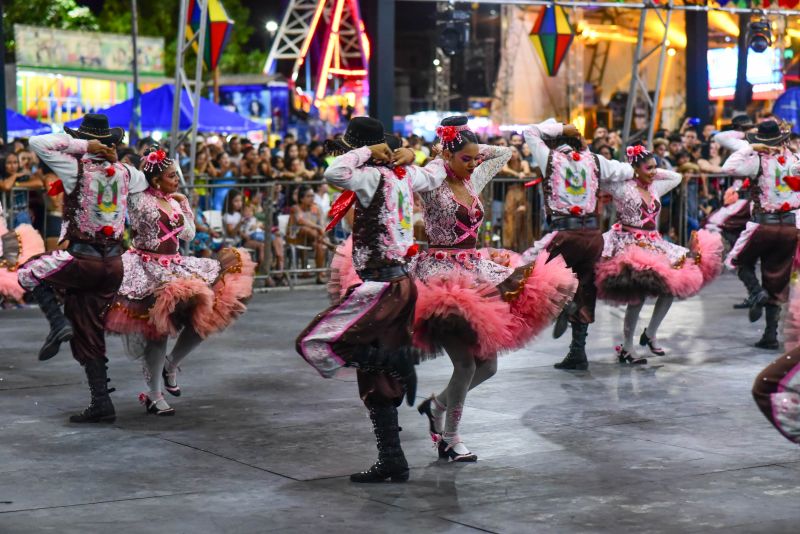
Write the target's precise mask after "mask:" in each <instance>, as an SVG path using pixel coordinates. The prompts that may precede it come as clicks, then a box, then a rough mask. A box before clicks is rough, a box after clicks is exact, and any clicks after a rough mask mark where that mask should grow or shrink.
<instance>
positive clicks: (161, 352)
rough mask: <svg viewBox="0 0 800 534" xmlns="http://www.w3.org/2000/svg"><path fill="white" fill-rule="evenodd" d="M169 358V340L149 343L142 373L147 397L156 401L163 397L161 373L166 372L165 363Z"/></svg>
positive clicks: (145, 351)
mask: <svg viewBox="0 0 800 534" xmlns="http://www.w3.org/2000/svg"><path fill="white" fill-rule="evenodd" d="M166 358H167V338H166V337H163V338H161V339H151V340H148V341H147V345H146V346H145V349H144V359H143V360H142V373H144V381H145V383H146V384H147V396H148V397H150V400H152V401H155V400H156V399H158V398H159V397H161V396H162V395H163V393H162V390H163V388H164V384H163V378H162V377H161V371H163V370H164V361H165V360H166Z"/></svg>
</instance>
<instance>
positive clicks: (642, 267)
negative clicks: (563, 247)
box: [595, 224, 723, 303]
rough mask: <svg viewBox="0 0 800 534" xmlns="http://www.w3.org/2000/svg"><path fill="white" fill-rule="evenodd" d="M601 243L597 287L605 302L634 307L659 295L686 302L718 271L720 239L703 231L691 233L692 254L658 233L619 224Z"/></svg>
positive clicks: (717, 273) (596, 272)
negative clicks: (602, 247)
mask: <svg viewBox="0 0 800 534" xmlns="http://www.w3.org/2000/svg"><path fill="white" fill-rule="evenodd" d="M603 239H604V240H605V247H604V249H603V256H602V259H601V260H600V262H598V264H597V267H596V269H595V283H596V285H597V292H598V297H600V298H601V299H603V300H606V301H610V302H615V303H638V302H641V300H642V299H643V298H646V297H659V296H661V295H671V296H674V297H676V298H679V299H685V298H688V297H691V296H694V295H696V294H697V293H698V292H699V291H700V289H702V288H703V287H704V286H705V285H706V284H708V283H709V282H711V281H712V280H713V279H714V278H716V277H717V276H718V275H719V273H720V272H721V271H722V255H723V245H722V238H721V236H720V235H719V234H716V233H713V232H709V231H707V230H699V231H697V232H696V233H694V235H693V238H692V247H691V250H690V249H686V248H684V247H681V246H678V245H675V244H674V243H670V242H669V241H666V240H665V239H663V238H662V237H661V235H660V234H659V233H658V232H655V231H653V232H648V231H646V230H641V231H632V230H630V229H624V228H622V227H621V226H620V225H618V224H617V225H614V227H612V228H611V230H609V231H608V232H606V233H605V234H603Z"/></svg>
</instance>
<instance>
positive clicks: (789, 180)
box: [783, 176, 800, 193]
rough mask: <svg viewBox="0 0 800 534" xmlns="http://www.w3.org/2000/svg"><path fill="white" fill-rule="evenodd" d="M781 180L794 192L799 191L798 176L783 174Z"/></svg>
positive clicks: (799, 179)
mask: <svg viewBox="0 0 800 534" xmlns="http://www.w3.org/2000/svg"><path fill="white" fill-rule="evenodd" d="M783 181H784V182H786V185H788V186H789V187H790V188H791V190H792V191H794V192H795V193H797V192H800V176H784V177H783Z"/></svg>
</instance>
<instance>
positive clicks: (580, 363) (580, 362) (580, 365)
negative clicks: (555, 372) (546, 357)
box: [553, 350, 589, 371]
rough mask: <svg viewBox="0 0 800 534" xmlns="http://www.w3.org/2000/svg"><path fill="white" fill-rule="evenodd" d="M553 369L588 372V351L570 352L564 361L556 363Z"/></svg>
mask: <svg viewBox="0 0 800 534" xmlns="http://www.w3.org/2000/svg"><path fill="white" fill-rule="evenodd" d="M553 367H555V368H556V369H565V370H570V371H586V370H587V369H588V368H589V361H588V360H587V359H586V351H583V350H580V351H578V350H570V351H569V352H568V353H567V355H566V356H565V357H564V359H563V360H561V361H560V362H558V363H554V364H553Z"/></svg>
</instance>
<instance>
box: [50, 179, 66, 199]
mask: <svg viewBox="0 0 800 534" xmlns="http://www.w3.org/2000/svg"><path fill="white" fill-rule="evenodd" d="M63 192H64V182H62V181H61V180H56V181H55V182H53V183H51V184H50V187H48V188H47V194H48V196H51V197H54V196H57V195H60V194H61V193H63Z"/></svg>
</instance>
